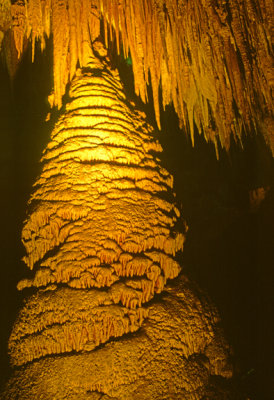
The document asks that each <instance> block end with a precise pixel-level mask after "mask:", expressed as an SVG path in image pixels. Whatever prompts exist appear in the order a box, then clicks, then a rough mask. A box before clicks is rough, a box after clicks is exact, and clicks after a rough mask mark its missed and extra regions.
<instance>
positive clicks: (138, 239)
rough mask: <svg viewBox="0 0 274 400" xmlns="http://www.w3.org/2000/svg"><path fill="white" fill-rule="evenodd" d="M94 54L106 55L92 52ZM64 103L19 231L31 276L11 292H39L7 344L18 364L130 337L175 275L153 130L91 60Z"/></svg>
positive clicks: (177, 243)
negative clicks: (32, 272) (148, 304)
mask: <svg viewBox="0 0 274 400" xmlns="http://www.w3.org/2000/svg"><path fill="white" fill-rule="evenodd" d="M94 49H95V50H94V51H95V53H97V54H99V53H100V55H101V56H102V54H104V53H105V50H104V49H103V48H102V45H101V44H100V43H96V44H94ZM69 96H70V101H69V102H68V104H67V105H66V110H65V112H64V114H63V116H62V117H61V118H60V119H59V121H58V123H57V124H56V126H55V128H54V130H53V132H52V135H51V141H50V142H49V144H48V146H47V148H46V149H45V151H44V155H43V158H42V162H43V169H42V172H41V174H40V176H39V178H38V179H37V181H36V182H35V184H34V192H33V194H32V196H31V199H30V201H29V207H30V210H31V211H30V214H29V217H28V219H27V220H26V222H25V224H24V228H23V232H22V240H23V243H24V245H25V248H26V252H27V255H26V257H25V259H24V260H25V262H26V264H27V265H28V266H29V268H30V269H33V270H34V277H33V278H32V279H23V280H22V281H20V282H19V284H18V288H19V289H20V290H22V289H24V288H26V287H33V286H34V287H37V288H41V290H40V291H38V294H37V295H35V296H33V297H31V298H30V299H29V300H28V302H27V304H26V307H24V308H23V309H22V311H21V312H20V314H19V317H18V320H17V322H16V324H15V326H14V329H13V332H12V335H11V337H10V344H9V346H10V352H11V359H12V362H13V363H14V364H16V365H20V364H23V363H25V362H27V361H31V360H32V359H35V358H39V357H41V356H44V355H46V354H52V353H61V352H68V351H71V350H91V349H93V348H95V347H96V346H98V345H99V344H100V343H104V342H106V341H107V340H108V339H109V338H110V337H117V336H121V335H123V334H124V333H128V332H133V331H136V330H137V329H138V328H139V327H140V326H141V325H142V321H143V319H144V318H145V317H146V316H147V313H148V311H147V309H146V308H143V306H144V305H145V303H147V302H148V301H150V300H151V299H152V298H153V296H154V294H155V293H160V292H161V291H162V290H163V288H164V286H165V284H166V281H167V280H168V279H173V278H175V277H176V276H178V274H179V272H180V270H181V268H180V266H179V264H178V262H177V261H176V254H177V253H178V251H180V250H182V249H183V243H184V234H183V233H184V232H183V233H179V232H177V230H176V224H178V220H179V217H180V212H179V210H178V208H177V207H176V206H175V205H174V204H175V202H174V198H173V194H172V184H173V182H172V177H171V175H170V174H169V173H168V172H167V171H166V170H165V169H164V168H162V167H161V165H160V163H159V159H158V158H157V157H156V154H157V153H159V152H161V146H160V144H159V143H158V142H157V141H156V139H155V137H154V132H153V129H152V127H151V126H149V125H148V124H147V123H146V122H145V119H144V115H142V113H140V112H138V111H136V110H135V108H134V105H133V104H127V102H126V99H125V95H124V93H123V90H122V86H121V83H120V80H119V76H118V73H117V71H116V70H111V69H110V68H109V65H108V62H107V61H102V60H101V61H100V59H99V58H96V57H91V58H90V61H89V63H88V64H87V65H86V67H85V69H84V70H78V71H77V73H76V76H75V78H74V79H73V81H72V84H71V88H70V92H69ZM166 198H169V200H166ZM60 284H62V285H64V284H65V285H66V286H68V287H71V288H73V289H76V290H73V291H71V290H68V289H65V288H59V286H58V285H60ZM48 287H49V288H50V289H52V290H50V291H46V292H45V291H44V290H45V289H47V288H48ZM87 289H89V291H88V292H86V291H85V290H87ZM98 289H100V290H98ZM77 304H79V306H80V309H79V310H78V309H77ZM64 307H65V308H64ZM71 313H72V314H71ZM59 325H60V326H59Z"/></svg>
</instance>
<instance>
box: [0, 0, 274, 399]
mask: <svg viewBox="0 0 274 400" xmlns="http://www.w3.org/2000/svg"><path fill="white" fill-rule="evenodd" d="M272 18H273V16H272V10H271V1H270V0H264V1H262V2H260V4H258V5H256V6H255V5H254V2H253V1H252V0H235V1H233V2H232V0H231V1H227V2H224V1H221V0H213V1H211V0H196V1H186V2H183V1H182V2H177V1H173V0H169V1H163V0H149V1H147V0H139V1H134V0H119V1H117V0H111V1H110V0H79V1H78V0H26V1H22V0H18V1H15V2H13V4H11V2H8V1H4V2H2V5H1V7H0V42H1V41H2V40H3V41H4V44H5V46H2V47H3V48H4V52H5V58H6V61H7V66H8V69H9V71H10V75H11V76H13V75H14V73H15V69H16V65H17V63H18V60H19V59H20V57H21V56H22V54H23V52H24V48H25V46H26V45H27V42H28V41H29V42H30V43H31V46H32V58H33V60H34V57H35V42H37V41H39V42H40V44H41V48H42V50H43V49H44V48H45V45H46V38H49V37H50V35H52V40H53V70H54V79H53V91H52V93H51V94H50V96H49V102H50V103H51V105H52V106H54V105H56V106H58V107H59V108H61V106H62V107H63V108H62V111H63V113H62V115H61V117H60V118H59V120H58V122H57V123H56V124H55V127H54V129H53V131H52V133H51V139H50V141H49V143H48V145H47V147H46V149H45V150H44V153H43V157H42V160H41V161H42V170H41V173H40V175H39V177H38V178H37V179H36V181H35V184H34V188H33V193H32V195H31V198H30V200H29V209H28V216H27V219H26V221H25V222H24V227H23V231H22V241H23V244H24V246H25V249H26V255H25V257H24V261H25V263H26V265H27V266H28V267H29V269H30V274H29V277H28V278H25V279H22V280H21V281H20V282H19V283H18V289H19V290H23V291H25V292H27V290H28V289H31V293H32V294H31V295H26V298H25V302H24V305H23V307H22V309H21V310H20V312H19V313H18V317H17V320H16V321H15V323H14V326H13V329H12V332H11V335H10V340H9V353H10V359H11V364H12V366H13V367H14V373H13V376H12V377H11V378H10V380H9V382H8V383H7V386H6V389H5V390H4V392H3V396H2V397H3V399H4V400H13V399H19V400H36V399H38V398H41V399H45V400H52V399H56V400H61V399H70V400H73V399H80V400H81V399H83V400H86V399H116V400H117V399H119V400H123V399H125V400H128V399H129V400H130V399H132V400H138V399H144V400H146V399H147V400H149V399H154V400H157V399H159V400H163V399H168V400H173V399H174V400H175V399H186V400H197V399H199V400H202V399H211V398H212V396H214V393H213V392H214V382H215V383H216V384H217V382H218V381H222V379H224V380H225V379H228V378H230V377H231V376H232V367H231V365H230V362H229V359H230V349H229V346H228V345H227V343H226V341H225V340H224V338H223V334H222V331H221V329H220V327H219V317H218V314H217V312H216V310H215V308H214V306H213V305H212V304H211V303H210V302H209V301H208V299H207V298H206V297H205V296H204V295H203V294H202V293H200V292H199V290H198V289H197V288H195V287H194V286H193V284H191V282H189V281H188V280H187V279H186V278H185V277H184V276H183V275H182V274H180V272H181V265H180V264H179V262H178V260H179V255H180V252H181V251H182V250H183V245H184V240H185V234H186V231H187V226H186V223H185V222H184V220H183V218H182V216H181V212H180V210H179V209H178V207H177V206H176V203H175V195H174V193H173V178H172V176H171V175H170V174H169V173H168V171H166V170H165V169H164V168H163V167H162V165H161V162H160V160H159V155H160V153H161V151H162V148H161V146H160V144H159V142H158V141H157V137H156V136H157V133H156V132H155V130H154V128H153V127H152V126H151V125H149V124H148V123H147V121H146V116H145V115H144V114H143V113H142V112H140V111H138V110H137V109H136V106H135V104H134V103H133V102H130V101H129V99H127V98H126V96H125V93H124V90H123V87H122V84H121V81H120V78H119V75H118V72H117V70H116V69H115V68H114V67H113V66H112V65H111V64H110V62H109V59H108V57H107V48H108V45H109V43H110V42H115V44H116V48H117V53H118V54H119V53H120V52H121V51H123V52H124V55H125V57H128V56H130V57H131V59H132V68H133V74H134V84H135V92H136V94H137V95H139V96H140V97H141V99H142V100H143V102H146V101H147V100H148V98H147V97H148V96H147V86H148V84H151V86H152V92H153V101H154V110H155V116H156V121H157V124H158V127H160V106H163V108H165V106H166V105H167V104H169V103H171V102H173V105H174V108H175V110H176V112H177V114H178V117H179V121H180V123H181V126H184V127H185V129H186V130H187V131H188V132H189V134H190V136H191V138H192V142H194V127H195V125H196V127H197V128H198V130H199V131H200V133H203V134H204V136H205V138H206V139H207V140H210V141H213V142H214V143H215V145H216V150H217V147H218V140H220V142H221V145H222V146H223V147H224V148H226V149H228V148H229V145H230V136H231V135H234V136H235V137H236V136H237V137H238V138H239V139H240V138H241V135H242V134H243V133H244V132H246V133H250V132H253V131H256V130H260V131H261V132H263V133H264V135H265V138H266V141H267V142H268V144H269V145H270V147H271V146H272V150H273V135H272V132H271V127H272V126H273V118H272V112H273V106H272V97H271V90H272V86H273V75H272V71H271V68H272V53H271V46H270V41H271V39H270V27H271V25H272ZM100 19H101V20H100ZM101 30H104V32H105V34H104V38H102V37H100V34H101V33H102V32H101ZM98 38H99V39H98ZM102 42H104V45H105V46H106V47H104V45H103V44H102ZM0 44H1V43H0ZM68 88H69V100H68V101H67V102H66V104H63V102H62V98H63V95H64V94H65V92H66V89H68ZM159 88H161V96H159ZM160 98H161V99H162V105H160V104H159V102H160ZM253 197H254V196H253ZM255 197H256V196H255ZM257 197H258V196H257ZM255 200H256V199H255ZM174 278H176V279H174ZM173 279H174V282H173V281H172V280H173ZM23 293H24V292H23ZM27 293H28V292H27ZM214 377H215V378H216V377H217V380H215V378H214ZM216 390H217V389H216ZM217 392H218V390H217ZM217 392H216V393H217ZM212 393H213V395H212ZM216 396H218V395H217V394H216ZM216 396H215V397H214V399H215V398H216V399H217V398H218V397H216Z"/></svg>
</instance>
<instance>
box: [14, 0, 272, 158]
mask: <svg viewBox="0 0 274 400" xmlns="http://www.w3.org/2000/svg"><path fill="white" fill-rule="evenodd" d="M23 9H24V10H25V12H24V17H22V10H23ZM99 13H100V16H101V18H102V19H103V22H104V26H105V40H106V44H108V36H110V40H113V39H114V37H115V38H116V44H117V51H118V53H119V52H120V51H121V45H122V49H123V52H124V54H125V56H126V57H127V56H128V54H129V53H130V55H131V58H132V67H133V73H134V84H135V91H136V94H137V95H139V96H140V97H141V99H142V100H143V101H144V102H146V101H147V100H148V98H147V85H148V84H151V86H152V92H153V101H154V109H155V116H156V121H157V124H158V126H160V104H159V101H160V100H159V88H161V91H162V105H163V107H165V106H166V105H167V104H169V103H170V102H173V105H174V108H175V111H176V112H177V114H178V117H179V121H180V124H181V126H184V127H185V129H187V130H189V134H190V136H191V138H192V142H193V144H194V124H195V125H196V126H197V128H198V130H199V132H200V133H203V134H204V135H205V138H206V139H207V140H209V141H212V142H214V143H215V144H216V145H217V137H219V139H220V143H221V145H222V147H224V148H226V149H229V145H230V137H231V135H233V136H234V137H236V138H239V139H240V138H241V135H242V133H243V132H245V133H249V132H250V131H253V130H254V126H255V127H260V129H261V130H262V132H263V133H264V135H265V138H266V141H267V142H268V143H269V145H270V147H271V148H272V150H273V143H272V142H273V139H272V132H271V127H272V126H273V114H272V112H273V103H272V96H271V90H272V87H273V73H272V69H273V54H272V50H271V26H272V25H273V13H272V9H271V0H261V1H260V2H259V4H257V5H256V6H254V4H253V1H252V0H236V1H234V0H233V1H232V0H229V1H227V2H223V1H221V0H214V1H212V0H196V1H191V2H190V1H187V2H180V3H178V2H177V1H175V0H169V1H162V0H150V1H147V0H140V1H134V0H119V1H118V0H111V1H109V0H81V1H76V0H29V1H26V6H25V7H24V6H22V1H20V0H18V1H17V2H16V3H15V4H13V5H12V14H13V18H14V24H13V31H14V39H15V43H16V47H17V50H18V54H20V53H21V51H22V43H23V37H24V36H27V37H29V36H31V39H32V47H33V51H34V43H35V41H36V40H37V39H38V38H39V39H40V41H41V46H42V48H43V47H44V37H45V36H48V35H49V32H50V31H49V27H50V26H51V31H52V33H53V43H54V104H55V105H58V106H59V107H60V106H61V104H62V96H63V95H64V93H65V89H66V84H67V83H68V82H69V81H71V79H72V78H73V76H74V74H75V70H76V65H77V62H78V61H79V64H80V66H81V65H84V64H85V60H84V57H88V55H89V44H90V42H92V41H94V40H95V39H96V37H97V36H98V35H99V33H100V27H99V19H98V15H99ZM50 19H51V23H50ZM19 20H20V22H19V23H18V21H19Z"/></svg>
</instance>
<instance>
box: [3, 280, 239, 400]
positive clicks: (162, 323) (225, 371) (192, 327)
mask: <svg viewBox="0 0 274 400" xmlns="http://www.w3.org/2000/svg"><path fill="white" fill-rule="evenodd" d="M67 290H68V292H71V293H72V295H73V291H72V289H67ZM81 292H82V291H80V293H81ZM83 299H84V297H83ZM148 310H149V315H148V318H147V319H146V320H145V321H144V323H143V325H142V327H141V328H140V330H139V331H138V332H136V333H133V334H130V335H125V336H123V337H122V338H120V339H119V340H114V341H110V342H108V343H106V344H105V345H104V346H101V347H100V348H97V349H95V350H93V351H92V352H80V353H77V354H76V353H73V354H71V355H68V354H65V355H62V357H60V356H55V357H46V358H42V359H40V360H38V361H34V362H32V363H30V364H27V365H26V366H23V367H21V368H20V369H18V370H17V371H16V372H15V373H14V376H13V377H12V378H11V380H10V381H9V383H8V385H7V387H6V391H5V393H4V394H3V400H13V399H15V398H16V399H20V400H36V399H38V398H39V399H40V400H52V399H56V400H61V399H70V400H76V399H77V400H91V399H92V400H97V399H115V400H152V399H153V400H164V399H166V400H178V399H184V400H196V399H197V400H198V399H210V400H220V399H232V397H229V396H226V395H225V394H224V392H223V391H218V388H217V387H215V388H214V384H213V383H212V380H213V382H214V378H216V377H218V379H219V380H220V381H224V382H226V380H227V379H228V378H230V377H231V374H232V369H231V365H230V362H229V356H230V349H229V347H228V345H227V343H226V342H225V340H224V339H223V335H222V331H221V329H220V327H219V318H218V315H217V312H216V310H215V309H214V307H213V306H212V304H210V303H209V302H208V299H207V298H206V297H205V296H204V295H203V294H202V293H200V292H199V291H198V290H197V288H196V287H195V286H194V285H193V284H191V283H190V282H189V281H188V280H187V279H186V278H184V277H182V276H181V277H180V278H179V279H177V283H176V285H175V286H167V287H166V288H165V289H164V292H163V293H162V295H160V296H157V297H156V299H155V301H153V302H151V303H150V304H149V307H148ZM38 395H39V397H37V396H38ZM17 396H18V397H17ZM233 399H234V398H233Z"/></svg>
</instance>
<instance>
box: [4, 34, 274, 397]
mask: <svg viewBox="0 0 274 400" xmlns="http://www.w3.org/2000/svg"><path fill="white" fill-rule="evenodd" d="M51 50H52V49H51V43H50V41H49V42H48V46H47V49H46V51H45V52H44V53H43V54H41V52H40V51H39V49H38V48H37V52H36V60H35V62H34V63H32V62H31V52H30V50H28V51H27V52H26V54H25V56H24V57H23V60H22V61H21V64H20V66H19V68H18V70H17V73H16V76H15V78H14V79H13V81H12V82H11V81H10V79H9V76H8V72H7V68H6V66H5V64H4V62H1V63H0V88H1V89H0V90H1V92H0V93H1V96H0V135H1V136H0V137H1V147H0V187H1V196H0V204H1V241H0V243H1V268H0V279H1V291H0V310H1V315H0V321H1V322H0V360H1V363H0V368H1V369H0V384H3V382H4V381H5V380H6V379H7V377H8V376H9V373H10V369H9V366H8V357H7V348H6V347H7V341H8V337H9V333H10V330H11V327H12V323H13V321H14V319H15V318H16V315H17V312H18V309H19V308H20V304H21V302H22V294H21V293H18V292H17V290H16V284H17V282H18V281H19V280H20V279H21V278H22V277H23V276H24V274H25V273H26V270H27V268H26V267H25V266H24V264H23V262H22V261H20V260H21V258H22V256H23V254H24V249H23V246H22V244H21V242H20V233H21V228H22V223H23V220H24V218H25V215H26V208H27V201H28V198H29V195H30V193H31V191H32V189H31V186H32V183H33V182H34V180H35V177H36V176H37V175H38V174H39V171H40V165H39V159H40V157H41V154H42V150H43V148H44V147H45V145H46V143H47V142H48V140H49V137H50V131H51V128H52V126H53V124H54V122H55V121H56V119H57V117H58V111H57V110H55V111H54V112H53V117H52V118H51V120H50V121H49V122H44V121H45V117H46V115H47V113H48V112H49V105H48V102H47V96H48V94H49V93H50V91H51V86H52V81H53V79H52V78H53V76H52V74H53V72H52V59H51V54H52V53H51ZM113 63H114V64H118V65H119V69H120V73H121V76H122V80H123V81H124V84H125V89H126V91H127V93H128V95H129V96H131V97H132V98H134V100H135V101H136V102H137V103H138V106H139V107H142V108H143V109H144V110H145V111H146V113H147V115H148V116H149V119H150V120H151V121H152V123H154V125H155V120H154V117H153V110H152V106H151V104H152V102H150V105H146V106H144V105H142V104H141V102H140V101H139V100H138V99H136V97H135V96H134V94H133V76H132V70H131V66H130V62H128V61H127V60H123V59H122V57H114V56H113ZM150 96H151V94H150ZM161 123H162V131H161V132H160V133H159V140H160V142H161V143H162V145H163V148H164V152H163V153H162V156H161V158H162V160H163V165H164V166H165V167H166V168H167V169H168V170H169V171H170V172H171V173H172V174H173V175H174V181H175V184H174V190H175V192H176V193H177V201H178V203H179V204H180V205H182V215H183V217H184V218H185V219H186V221H187V223H188V225H189V232H188V238H187V242H186V245H185V250H184V252H183V255H182V264H183V267H184V272H185V273H186V274H187V275H188V276H190V277H191V278H192V279H194V280H195V281H196V282H197V283H198V284H199V286H200V287H201V288H202V289H204V290H205V291H207V292H208V294H209V295H210V297H211V299H212V300H213V302H214V303H215V304H216V305H217V307H218V309H219V312H220V314H221V318H222V321H223V326H224V330H225V332H226V335H227V337H228V339H229V341H230V343H231V344H232V346H233V348H234V353H235V356H234V364H235V370H236V378H235V382H234V385H235V388H236V392H237V391H238V392H239V393H240V392H241V393H242V394H243V398H245V399H250V400H264V399H273V398H274V387H273V380H272V382H271V377H272V376H273V369H272V370H271V367H272V366H273V365H271V364H272V355H273V344H272V342H273V340H272V336H273V331H272V329H271V322H272V319H273V309H272V298H273V296H272V291H273V266H274V258H273V253H272V252H273V249H274V242H273V227H274V201H273V198H274V196H273V182H274V163H273V158H272V157H271V154H270V151H269V149H268V148H267V146H266V145H265V142H264V140H263V138H262V137H261V136H260V134H258V135H257V136H255V135H250V136H248V137H244V138H243V145H244V146H243V148H241V146H240V145H239V143H235V142H234V141H233V140H232V143H231V149H230V151H229V153H227V152H225V151H223V150H220V159H219V161H217V159H216V154H215V149H214V146H213V145H212V144H207V143H206V142H205V140H204V139H203V137H202V136H200V135H199V134H198V132H196V135H195V146H194V148H193V147H192V145H191V141H190V139H189V138H187V136H186V135H185V133H184V132H183V131H181V130H180V129H179V128H178V120H177V117H176V115H175V112H174V110H173V108H172V107H168V108H167V109H166V111H165V112H162V117H161ZM259 187H270V189H269V191H268V193H267V196H266V198H265V200H264V201H262V202H261V204H260V205H259V206H258V207H257V208H255V209H252V208H251V207H250V202H249V191H250V190H253V189H256V188H259Z"/></svg>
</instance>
